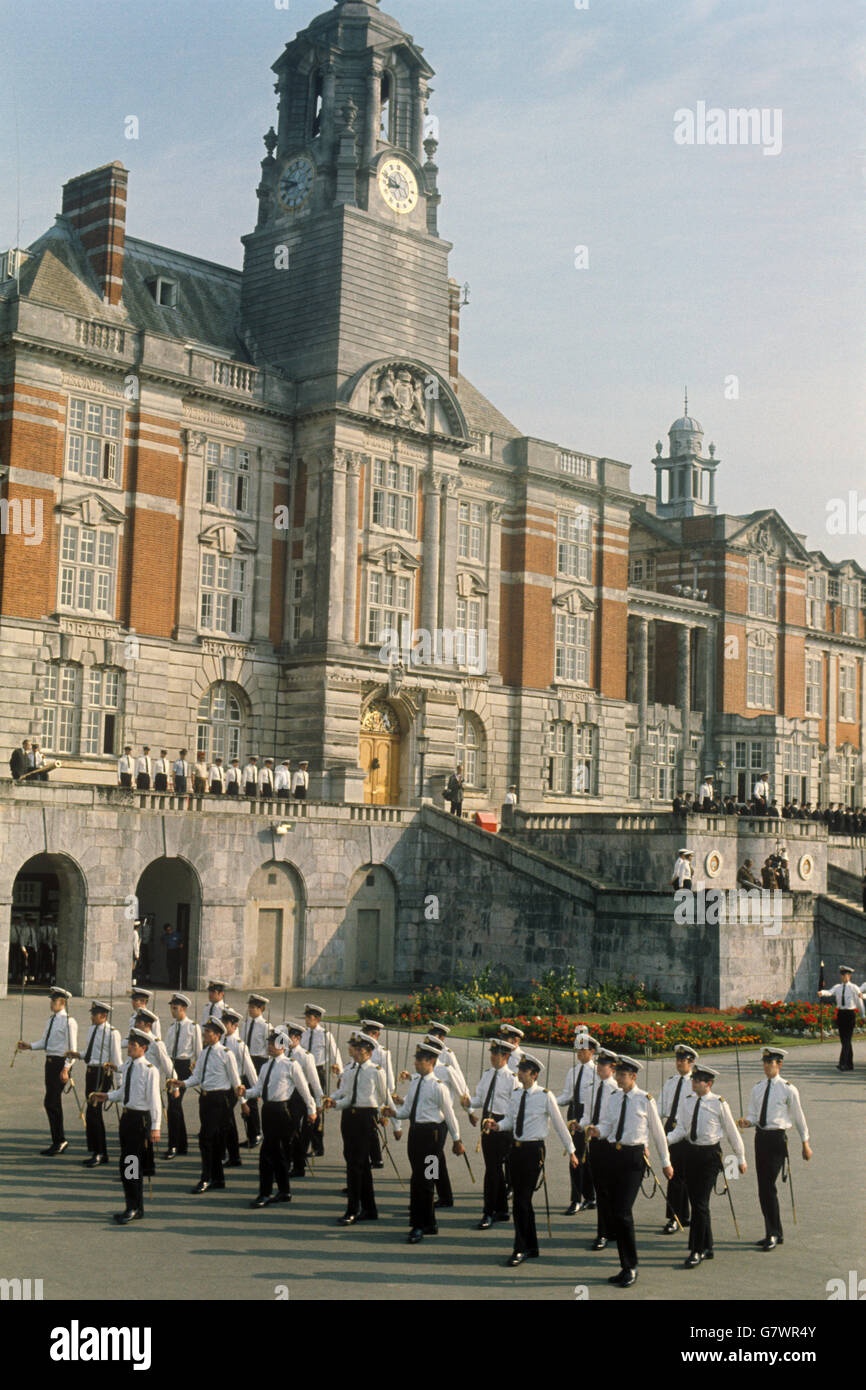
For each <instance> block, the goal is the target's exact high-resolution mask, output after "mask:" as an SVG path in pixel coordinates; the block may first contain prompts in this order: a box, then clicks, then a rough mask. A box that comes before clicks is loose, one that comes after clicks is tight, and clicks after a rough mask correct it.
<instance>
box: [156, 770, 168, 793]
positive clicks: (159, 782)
mask: <svg viewBox="0 0 866 1390" xmlns="http://www.w3.org/2000/svg"><path fill="white" fill-rule="evenodd" d="M153 790H154V791H155V792H167V791H168V777H167V776H166V774H165V773H164V772H158V773H157V774H156V776H155V777H154V779H153Z"/></svg>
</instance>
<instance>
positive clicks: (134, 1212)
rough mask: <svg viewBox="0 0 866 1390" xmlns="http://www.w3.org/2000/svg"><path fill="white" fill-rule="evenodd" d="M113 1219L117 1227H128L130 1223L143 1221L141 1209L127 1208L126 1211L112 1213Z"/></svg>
mask: <svg viewBox="0 0 866 1390" xmlns="http://www.w3.org/2000/svg"><path fill="white" fill-rule="evenodd" d="M114 1219H115V1221H116V1222H117V1224H118V1226H128V1225H129V1223H130V1221H143V1220H144V1212H143V1211H142V1210H141V1207H138V1208H136V1209H132V1208H131V1207H127V1209H126V1211H116V1212H115V1213H114Z"/></svg>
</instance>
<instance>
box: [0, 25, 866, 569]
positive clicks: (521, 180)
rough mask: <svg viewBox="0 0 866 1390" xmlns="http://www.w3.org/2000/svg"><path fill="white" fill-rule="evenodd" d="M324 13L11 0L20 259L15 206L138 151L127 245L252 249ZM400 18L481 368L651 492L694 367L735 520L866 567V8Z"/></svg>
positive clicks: (9, 195)
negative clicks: (280, 82)
mask: <svg viewBox="0 0 866 1390" xmlns="http://www.w3.org/2000/svg"><path fill="white" fill-rule="evenodd" d="M581 3H583V0H581ZM327 8H330V5H329V3H328V0H288V4H287V6H286V7H285V8H284V7H282V0H278V2H275V0H137V3H135V4H123V5H118V4H117V3H116V0H85V3H82V4H76V5H71V4H70V3H69V0H40V3H39V5H38V8H37V7H36V6H34V5H33V3H32V0H31V4H30V5H28V6H26V7H24V8H22V7H21V6H20V4H14V5H13V4H11V3H10V0H2V3H0V19H2V32H3V36H4V37H3V45H2V53H0V129H2V130H3V131H4V139H3V140H2V142H0V249H5V248H6V247H8V246H12V245H15V244H16V242H17V241H18V236H17V231H16V225H17V217H18V213H17V203H18V197H19V196H20V222H21V235H20V241H21V244H24V245H26V244H28V242H30V241H33V240H34V239H35V238H36V237H37V236H38V235H39V234H40V233H41V232H42V231H44V230H45V229H46V228H47V227H48V226H50V225H51V223H52V222H53V219H54V215H55V214H56V212H58V211H59V208H60V190H61V186H62V184H63V183H64V181H65V180H66V179H68V178H70V177H71V176H73V175H74V174H77V173H81V172H83V171H84V170H87V169H91V168H94V167H96V166H98V165H100V164H103V163H107V162H109V161H110V160H112V159H120V160H122V162H123V163H124V164H125V165H126V166H127V168H128V169H129V170H130V184H129V211H128V223H127V229H128V232H129V233H130V234H131V235H133V236H138V237H142V238H144V239H145V240H148V241H155V242H159V243H162V244H165V245H168V246H171V247H174V248H177V249H179V250H184V251H190V252H193V253H195V254H198V255H201V256H204V257H205V258H207V259H209V260H214V261H219V262H222V263H224V264H227V265H232V266H240V264H241V255H242V248H241V245H240V240H239V238H240V237H241V235H243V234H244V233H245V232H247V231H250V230H251V229H252V227H253V226H254V223H255V217H256V198H255V188H256V185H257V182H258V176H259V164H260V161H261V159H262V157H263V154H264V147H263V145H262V141H261V137H262V135H263V134H264V132H265V131H266V130H267V128H268V127H269V126H270V125H271V124H272V123H273V122H274V120H275V117H276V96H275V94H274V92H273V81H274V77H273V74H272V73H271V71H270V67H271V64H272V63H273V62H274V61H275V60H276V58H277V57H278V56H279V54H280V52H281V51H282V48H283V45H284V44H285V43H286V42H287V41H289V40H290V39H291V38H292V37H293V36H294V34H295V33H296V32H297V31H298V30H299V29H302V28H304V27H305V26H306V25H307V24H308V23H309V21H310V20H311V19H312V18H313V17H314V16H315V15H316V14H318V13H321V12H322V11H323V10H325V9H327ZM383 8H384V9H386V10H387V11H388V12H389V13H391V14H393V15H394V16H395V18H397V19H398V20H399V21H400V22H401V24H402V25H403V27H404V28H405V29H406V30H407V31H408V32H409V33H410V34H411V35H412V36H413V37H414V39H415V41H416V42H417V43H418V44H420V45H421V46H423V48H424V53H425V57H426V58H427V59H428V61H429V62H430V63H431V65H432V66H433V67H434V68H435V70H436V77H435V78H434V79H433V82H432V85H433V88H434V95H433V97H432V98H431V102H430V112H431V114H432V115H435V116H436V117H437V118H438V121H439V138H440V147H439V152H438V155H437V162H438V164H439V167H440V189H441V192H442V197H443V201H442V206H441V208H440V223H439V226H440V233H441V235H443V236H444V237H446V238H447V239H448V240H449V241H451V242H453V243H454V250H453V251H452V253H451V273H452V274H453V275H454V276H455V277H456V278H457V279H458V281H459V282H460V283H461V284H463V283H468V284H469V286H470V303H469V305H468V306H467V307H466V308H464V310H463V318H462V325H461V369H462V371H463V372H464V374H465V375H466V376H468V377H469V378H470V379H471V380H472V381H473V382H474V384H475V385H476V386H477V387H478V388H479V389H480V390H481V391H483V392H484V393H485V394H486V395H487V396H489V397H490V399H491V400H492V401H493V402H494V403H495V404H496V405H497V406H498V407H499V409H500V410H502V411H503V413H504V414H505V415H507V416H508V417H509V418H510V419H511V420H512V421H513V422H514V424H515V425H516V426H517V427H518V429H519V430H520V431H521V432H522V433H525V434H530V435H534V436H535V437H537V438H540V439H545V440H550V441H553V442H556V443H558V444H560V445H563V446H565V447H568V448H572V449H576V450H578V451H583V452H586V453H591V454H600V455H606V456H608V457H611V458H616V459H620V460H622V461H624V462H626V463H629V464H631V466H632V473H631V481H632V488H633V489H634V490H635V491H636V492H648V491H652V490H653V488H654V483H653V469H652V466H651V460H652V458H653V456H654V454H655V441H656V440H657V439H662V440H663V441H664V442H665V445H666V444H667V430H668V429H669V427H670V425H671V423H672V421H673V420H674V419H675V418H676V417H677V416H679V415H680V414H681V412H682V404H683V389H684V387H685V386H688V392H689V406H690V411H691V413H692V414H693V415H695V416H696V417H697V418H698V420H699V421H700V422H701V424H702V425H703V427H704V430H705V444H708V443H709V442H710V441H713V442H714V443H715V444H716V447H717V457H718V458H719V459H720V461H721V462H720V467H719V474H718V500H719V503H720V507H721V509H723V510H725V511H730V512H734V513H741V512H749V511H753V510H756V509H758V508H764V507H775V508H776V509H777V510H778V511H780V512H781V513H782V515H783V516H784V517H785V518H786V520H787V521H788V523H789V524H790V525H791V526H792V528H793V529H794V530H795V531H797V532H801V533H805V534H806V537H807V544H808V546H809V548H810V549H821V550H823V551H825V552H826V553H827V554H828V555H830V556H831V557H832V558H838V559H841V558H845V557H848V556H851V557H853V558H855V559H857V560H858V561H859V562H860V564H861V565H863V566H864V567H866V466H864V455H863V448H862V442H861V436H862V432H863V431H862V424H863V422H864V409H863V407H864V399H866V392H864V386H866V372H864V335H863V329H864V324H866V290H864V277H863V274H862V266H861V257H860V256H858V254H857V253H858V251H859V249H860V247H861V246H862V244H863V232H864V193H863V163H862V155H863V128H864V126H863V118H864V111H863V95H862V94H863V91H864V77H866V11H864V9H863V6H862V5H861V4H860V3H859V0H832V4H830V5H828V6H823V5H818V4H815V3H814V0H760V4H759V5H756V4H755V0H586V4H585V8H578V7H577V5H576V4H575V0H532V3H520V0H388V3H387V4H384V5H383ZM701 103H703V109H704V110H710V111H711V110H712V109H713V108H718V109H720V110H721V111H722V112H724V113H726V112H727V111H728V110H729V109H730V108H742V107H746V108H757V109H758V110H759V111H763V112H765V113H766V115H765V120H766V121H767V123H768V124H767V126H766V138H765V140H764V143H763V144H761V143H752V144H734V143H724V144H723V143H709V142H708V143H679V142H678V140H677V139H675V135H676V134H677V132H678V131H679V132H680V134H682V133H683V132H685V133H686V134H687V133H688V132H687V130H686V117H685V116H684V115H683V114H681V113H692V115H693V118H694V121H695V122H696V123H697V122H698V120H699V110H700V109H701V108H700V106H699V104H701ZM129 115H135V116H137V117H138V123H139V138H138V139H137V140H128V139H126V138H125V133H124V132H125V119H126V117H127V116H129ZM695 131H696V133H697V124H696V127H695ZM714 133H715V134H720V133H727V132H726V131H723V130H722V127H721V125H720V124H719V121H718V118H717V119H716V125H715V132H714ZM779 136H780V137H781V138H780V139H779ZM778 146H780V148H778V150H777V152H776V153H765V152H764V148H765V147H767V148H776V147H778ZM18 190H20V194H19V191H18ZM579 247H583V248H586V249H585V251H582V252H579V253H577V254H576V248H579ZM852 494H853V496H852ZM841 502H844V503H845V508H844V512H842V513H840V503H841ZM861 508H862V518H861V517H860V516H859V511H860V509H861ZM840 515H841V516H842V522H841V529H842V531H843V534H834V533H832V532H831V531H828V525H827V523H828V519H831V518H832V520H831V526H835V527H836V528H837V529H838V528H839V527H840V521H839V518H840ZM858 521H859V530H858ZM860 532H862V533H860Z"/></svg>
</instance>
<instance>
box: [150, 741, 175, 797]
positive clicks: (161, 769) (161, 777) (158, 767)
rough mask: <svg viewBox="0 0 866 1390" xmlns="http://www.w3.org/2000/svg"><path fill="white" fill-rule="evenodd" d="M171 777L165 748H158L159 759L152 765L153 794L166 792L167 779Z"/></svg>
mask: <svg viewBox="0 0 866 1390" xmlns="http://www.w3.org/2000/svg"><path fill="white" fill-rule="evenodd" d="M170 776H171V762H170V760H169V756H168V749H167V748H160V750H159V757H158V758H157V760H156V762H155V763H154V765H153V790H154V791H155V792H167V791H168V779H169V777H170Z"/></svg>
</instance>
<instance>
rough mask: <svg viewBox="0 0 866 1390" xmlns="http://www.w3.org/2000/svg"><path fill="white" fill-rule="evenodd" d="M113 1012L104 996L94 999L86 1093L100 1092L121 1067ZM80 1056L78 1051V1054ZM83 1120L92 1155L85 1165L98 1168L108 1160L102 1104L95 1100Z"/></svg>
mask: <svg viewBox="0 0 866 1390" xmlns="http://www.w3.org/2000/svg"><path fill="white" fill-rule="evenodd" d="M110 1014H111V1005H110V1004H104V1003H103V1002H102V1000H101V999H94V1001H93V1003H92V1004H91V1006H90V1028H89V1030H88V1033H87V1041H86V1042H85V1044H84V1054H83V1056H84V1066H85V1081H84V1093H85V1095H86V1096H90V1095H92V1093H93V1092H94V1091H101V1090H102V1088H103V1086H105V1085H108V1084H110V1083H111V1081H112V1080H113V1077H114V1073H115V1072H119V1071H120V1069H121V1065H122V1059H121V1056H120V1034H119V1032H118V1031H117V1029H116V1028H112V1026H111V1024H110V1023H109V1021H108V1020H109V1015H110ZM81 1055H82V1054H81V1053H76V1054H75V1056H76V1057H80V1056H81ZM84 1123H85V1129H86V1131H87V1148H88V1150H89V1152H90V1157H89V1158H85V1159H84V1160H83V1164H82V1166H83V1167H84V1168H98V1167H99V1166H100V1164H102V1163H107V1162H108V1143H107V1140H106V1137H105V1119H104V1116H103V1113H102V1105H101V1104H99V1103H98V1102H96V1101H93V1102H91V1104H89V1105H88V1106H87V1107H86V1108H85V1111H84Z"/></svg>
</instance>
